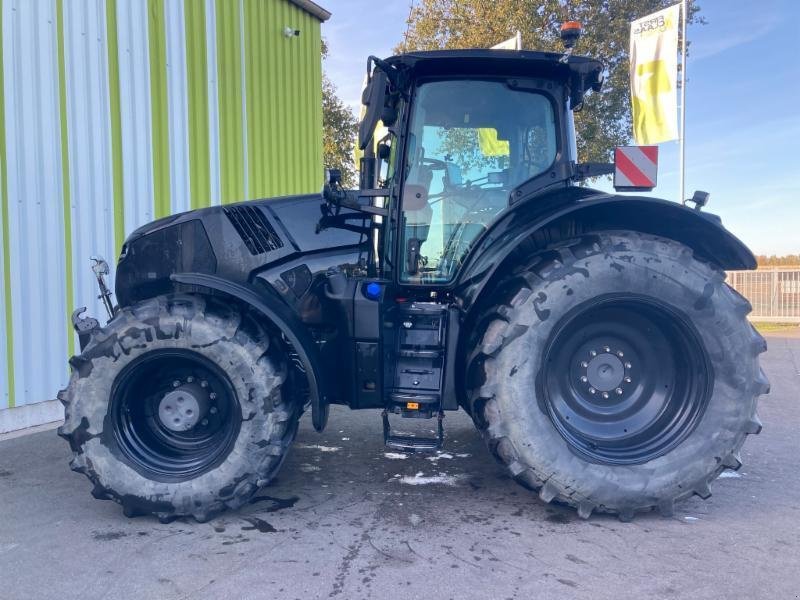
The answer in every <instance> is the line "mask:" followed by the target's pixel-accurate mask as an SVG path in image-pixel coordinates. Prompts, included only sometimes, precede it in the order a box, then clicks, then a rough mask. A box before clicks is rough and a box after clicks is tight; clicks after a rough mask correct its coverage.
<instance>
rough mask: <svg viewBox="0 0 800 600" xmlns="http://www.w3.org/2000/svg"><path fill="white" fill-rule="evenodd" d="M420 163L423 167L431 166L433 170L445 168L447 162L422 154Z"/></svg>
mask: <svg viewBox="0 0 800 600" xmlns="http://www.w3.org/2000/svg"><path fill="white" fill-rule="evenodd" d="M420 163H421V164H422V165H423V166H425V167H431V169H432V170H433V171H444V170H446V169H447V163H446V162H445V161H443V160H439V159H438V158H429V157H427V156H423V157H422V159H421V160H420Z"/></svg>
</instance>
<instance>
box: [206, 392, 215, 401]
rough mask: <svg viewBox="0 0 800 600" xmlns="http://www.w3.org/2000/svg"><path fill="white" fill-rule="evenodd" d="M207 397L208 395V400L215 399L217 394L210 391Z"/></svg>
mask: <svg viewBox="0 0 800 600" xmlns="http://www.w3.org/2000/svg"><path fill="white" fill-rule="evenodd" d="M208 397H209V399H210V400H216V399H217V394H215V393H214V392H211V393H210V394H209V395H208Z"/></svg>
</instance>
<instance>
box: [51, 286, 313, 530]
mask: <svg viewBox="0 0 800 600" xmlns="http://www.w3.org/2000/svg"><path fill="white" fill-rule="evenodd" d="M71 365H72V367H73V373H72V377H71V379H70V384H69V386H68V387H67V389H66V390H64V391H63V392H61V393H60V394H59V398H60V399H61V400H62V402H63V403H64V405H65V415H66V418H65V423H64V425H63V426H62V427H61V428H60V429H59V435H61V436H62V437H64V438H65V439H66V440H67V441H68V442H69V444H70V447H71V448H72V450H73V459H72V463H71V466H72V468H73V469H74V470H76V471H79V472H81V473H84V474H86V475H87V476H88V477H89V479H90V480H91V481H92V482H93V483H94V485H95V488H94V491H93V494H94V495H95V496H96V497H98V498H107V499H112V500H115V501H117V502H119V503H120V504H122V506H123V509H124V511H125V513H126V514H128V515H130V516H133V515H137V514H155V515H157V516H158V517H159V518H161V519H166V520H169V519H171V518H174V517H178V516H192V517H194V518H196V519H197V520H200V521H204V520H207V519H209V518H211V517H213V516H214V515H215V514H217V513H219V512H220V511H221V510H223V509H224V508H226V507H227V508H238V507H239V506H241V505H242V504H244V503H245V502H246V501H247V500H248V499H249V498H250V496H252V495H253V494H254V493H255V492H256V491H257V490H258V489H259V488H260V487H261V486H262V485H265V484H266V483H267V482H268V481H269V480H270V479H271V478H272V477H273V476H274V474H275V472H276V471H277V469H278V467H279V466H280V464H281V462H282V460H283V458H284V457H285V455H286V451H287V449H288V445H289V443H290V442H291V440H292V439H293V437H294V434H295V431H296V428H297V419H298V416H299V408H298V407H296V406H293V405H291V404H290V403H289V401H287V399H285V398H284V397H283V395H282V393H281V386H282V384H283V381H284V378H285V375H284V367H283V357H282V356H281V353H280V352H279V351H278V348H277V347H275V348H273V347H271V345H270V341H269V338H268V336H267V334H266V332H265V331H264V330H263V329H262V328H261V327H260V326H259V325H258V323H257V322H255V321H254V320H253V319H251V318H249V317H248V316H247V315H246V314H242V313H241V312H240V311H239V310H237V309H236V308H234V307H231V306H226V305H223V304H222V303H219V302H217V301H214V300H211V299H204V298H200V297H196V296H170V297H159V298H155V299H152V300H148V301H146V302H143V303H141V304H138V305H136V306H133V307H130V308H125V309H123V310H122V312H121V313H120V314H119V315H117V316H116V317H115V318H114V319H113V320H112V321H111V322H110V323H109V324H108V326H107V327H105V328H102V329H100V330H97V331H95V332H94V333H93V336H92V339H91V340H90V342H89V344H88V345H87V347H86V348H85V350H84V352H83V353H82V354H81V355H80V356H77V357H74V358H73V359H72V361H71Z"/></svg>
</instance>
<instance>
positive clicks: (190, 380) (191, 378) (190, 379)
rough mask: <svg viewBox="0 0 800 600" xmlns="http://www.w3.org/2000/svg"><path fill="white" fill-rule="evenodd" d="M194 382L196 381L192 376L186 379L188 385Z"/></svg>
mask: <svg viewBox="0 0 800 600" xmlns="http://www.w3.org/2000/svg"><path fill="white" fill-rule="evenodd" d="M193 381H194V377H192V376H191V375H189V376H188V377H187V378H186V383H192V382H193Z"/></svg>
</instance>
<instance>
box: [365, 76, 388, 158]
mask: <svg viewBox="0 0 800 600" xmlns="http://www.w3.org/2000/svg"><path fill="white" fill-rule="evenodd" d="M388 87H389V78H388V77H387V76H386V73H384V72H383V71H381V70H379V69H375V71H373V73H372V77H370V81H369V84H368V85H367V87H366V88H364V93H363V94H361V103H362V104H363V105H364V106H365V107H366V110H365V111H364V118H363V119H361V124H360V125H359V127H358V147H359V148H361V149H362V150H364V149H365V148H366V147H367V146H369V142H370V140H371V139H372V134H373V132H374V131H375V127H376V126H377V125H378V121H380V119H381V116H383V113H384V105H385V104H386V96H387V91H388Z"/></svg>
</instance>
